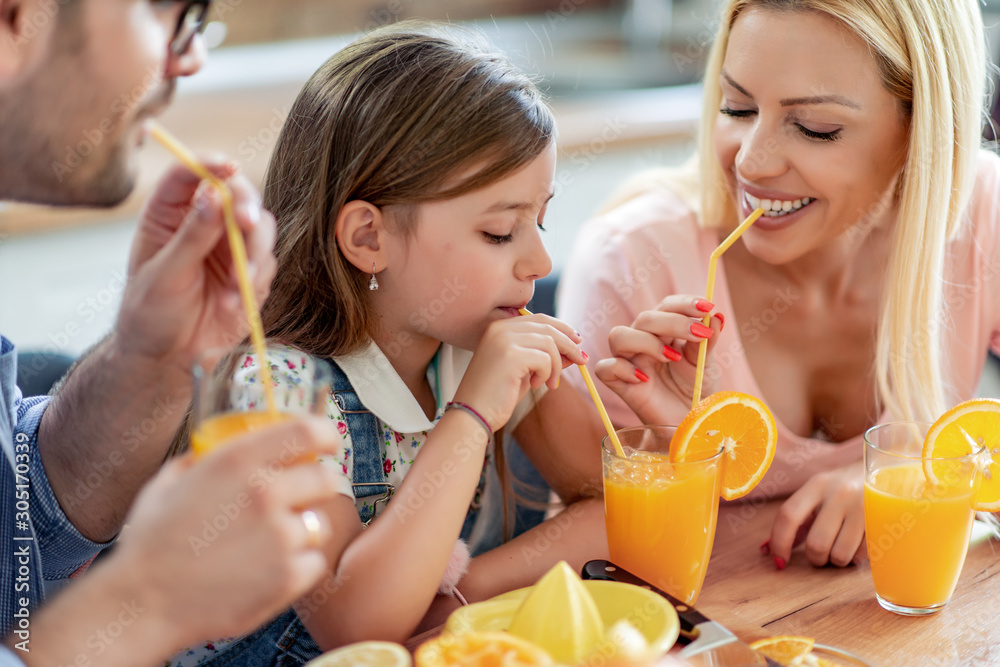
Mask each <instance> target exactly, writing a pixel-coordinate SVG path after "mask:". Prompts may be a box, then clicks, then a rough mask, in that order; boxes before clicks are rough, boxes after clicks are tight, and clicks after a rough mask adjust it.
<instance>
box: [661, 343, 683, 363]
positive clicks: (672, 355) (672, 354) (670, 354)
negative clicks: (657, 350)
mask: <svg viewBox="0 0 1000 667" xmlns="http://www.w3.org/2000/svg"><path fill="white" fill-rule="evenodd" d="M663 356H665V357H666V358H667V359H669V360H670V361H680V360H681V353H680V352H678V351H677V350H675V349H674V348H672V347H670V346H669V345H664V346H663Z"/></svg>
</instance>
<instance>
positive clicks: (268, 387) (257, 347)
mask: <svg viewBox="0 0 1000 667" xmlns="http://www.w3.org/2000/svg"><path fill="white" fill-rule="evenodd" d="M147 122H148V123H149V128H150V134H152V135H153V138H154V139H156V140H157V141H159V142H160V143H161V144H163V147H164V148H166V149H167V150H168V151H170V152H171V153H173V154H174V156H175V157H176V158H177V159H178V160H180V161H181V163H182V164H184V166H185V167H187V168H188V169H190V170H191V171H192V172H193V173H194V174H195V175H196V176H198V177H199V178H201V179H203V180H206V181H208V182H209V183H211V184H212V185H213V186H214V187H215V189H216V190H218V191H219V196H221V197H222V212H223V215H224V217H225V220H226V234H227V235H228V237H229V249H230V251H231V252H232V253H233V265H234V266H235V267H236V280H237V282H238V283H239V286H240V296H241V297H242V300H243V309H244V310H245V311H246V314H247V321H248V323H249V324H250V341H251V342H252V343H253V347H254V351H255V352H256V353H257V358H258V359H259V360H260V381H261V384H263V385H264V395H265V397H266V399H267V409H268V412H274V411H275V405H274V389H273V387H272V384H271V367H270V365H269V364H268V361H267V347H266V346H265V345H264V327H263V325H262V324H261V321H260V310H259V309H258V307H257V297H256V295H254V293H253V285H252V283H251V282H250V271H249V270H248V269H247V249H246V246H245V245H243V235H242V234H240V229H239V227H237V226H236V217H235V216H234V215H233V194H232V192H230V190H229V186H228V185H226V183H225V181H223V180H222V179H221V178H219V177H218V176H216V175H215V174H213V173H212V172H210V171H209V170H208V169H206V168H205V167H204V165H202V164H201V163H200V162H198V159H197V158H196V157H195V156H194V154H192V153H191V151H189V150H188V149H187V148H185V147H184V145H183V144H181V143H180V142H179V141H178V140H177V139H176V138H175V137H173V136H172V135H171V134H170V133H169V132H167V131H166V130H165V129H164V128H163V126H161V125H160V124H159V123H157V122H155V121H147Z"/></svg>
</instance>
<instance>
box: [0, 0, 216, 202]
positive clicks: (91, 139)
mask: <svg viewBox="0 0 1000 667" xmlns="http://www.w3.org/2000/svg"><path fill="white" fill-rule="evenodd" d="M70 2H72V3H75V6H71V7H60V9H59V10H58V11H59V12H61V13H62V14H63V15H62V16H58V17H52V16H50V14H51V11H52V5H54V4H56V3H50V4H46V3H43V2H38V1H36V0H25V2H24V4H23V9H22V11H24V12H27V14H25V15H24V20H26V21H27V22H28V23H29V24H30V23H31V22H32V21H34V24H36V25H37V24H44V26H43V27H41V28H39V29H38V30H37V31H34V32H32V31H30V30H24V31H22V32H21V33H20V34H19V35H18V38H17V41H15V42H14V45H13V48H15V49H34V50H35V51H33V52H25V53H33V54H34V55H33V56H31V58H33V59H32V60H30V61H28V62H30V65H29V66H28V67H25V68H24V69H23V70H22V71H21V72H20V75H19V76H18V77H16V79H15V80H14V81H13V82H2V81H0V118H2V119H3V120H2V122H0V199H15V200H20V201H29V202H35V203H43V204H54V205H67V206H76V205H91V206H113V205H115V204H118V203H120V202H121V201H122V200H124V199H125V197H127V196H128V194H129V193H130V192H131V191H132V188H133V187H134V185H135V180H136V171H137V165H136V152H137V150H136V149H137V147H138V145H139V143H140V142H141V139H142V137H143V135H144V134H145V132H144V130H143V124H144V121H145V120H147V119H148V118H150V117H152V116H155V115H157V114H158V113H160V112H161V111H162V110H163V109H164V107H166V106H167V104H169V102H170V100H171V97H172V96H173V91H174V87H175V81H176V78H177V77H178V76H187V75H190V74H194V73H195V72H197V71H198V70H199V69H200V68H201V66H202V63H203V60H204V52H205V50H204V44H203V42H202V41H201V38H200V37H196V38H195V40H194V42H193V43H192V46H191V48H189V49H188V51H187V52H185V53H183V54H172V53H171V52H170V49H169V42H170V40H171V38H172V37H173V34H174V29H175V27H176V25H177V21H178V19H179V17H180V14H181V12H182V11H183V9H184V3H183V2H176V1H170V0H166V1H164V0H70ZM46 17H48V20H47V21H45V20H44V19H45V18H46ZM22 25H27V24H22ZM29 34H30V35H31V36H29ZM33 40H44V41H41V42H38V43H32V41H33ZM46 42H47V43H46ZM4 83H7V84H11V83H12V85H2V84H4Z"/></svg>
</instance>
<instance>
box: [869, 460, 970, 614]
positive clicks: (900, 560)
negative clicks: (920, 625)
mask: <svg viewBox="0 0 1000 667" xmlns="http://www.w3.org/2000/svg"><path fill="white" fill-rule="evenodd" d="M973 491H974V487H973V485H972V484H971V483H970V482H969V480H968V476H966V479H965V480H964V482H956V483H955V484H952V485H938V486H932V485H930V484H929V483H928V482H927V478H926V477H925V475H924V470H923V468H922V466H921V464H920V463H919V461H918V462H910V463H904V464H899V465H893V466H890V467H884V468H879V469H877V470H873V471H871V472H870V473H869V475H868V478H867V479H866V480H865V531H866V533H865V534H866V538H867V542H868V557H869V560H870V561H871V569H872V578H873V579H874V581H875V592H876V593H878V595H879V597H880V598H882V599H883V600H886V601H888V602H890V603H892V604H894V605H899V606H902V607H911V608H933V607H940V606H941V605H943V604H944V603H945V602H947V601H948V599H949V598H950V597H951V594H952V592H953V591H954V590H955V584H956V583H957V582H958V575H959V574H960V573H961V571H962V563H963V562H965V553H966V551H967V550H968V548H969V537H970V535H971V532H972V519H973V511H972V496H973Z"/></svg>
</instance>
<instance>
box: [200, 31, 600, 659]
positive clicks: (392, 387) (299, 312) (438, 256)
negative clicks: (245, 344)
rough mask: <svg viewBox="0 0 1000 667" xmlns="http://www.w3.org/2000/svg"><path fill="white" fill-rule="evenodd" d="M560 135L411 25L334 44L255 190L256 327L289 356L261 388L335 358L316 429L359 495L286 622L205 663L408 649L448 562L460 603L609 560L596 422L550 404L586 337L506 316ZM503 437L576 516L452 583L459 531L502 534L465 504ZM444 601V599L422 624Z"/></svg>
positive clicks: (479, 562) (512, 79) (523, 297)
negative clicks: (258, 243)
mask: <svg viewBox="0 0 1000 667" xmlns="http://www.w3.org/2000/svg"><path fill="white" fill-rule="evenodd" d="M554 131H555V130H554V124H553V119H552V115H551V113H550V111H549V109H548V108H547V107H546V105H545V104H544V102H543V101H542V99H541V97H540V94H539V92H538V90H537V89H536V87H535V86H534V85H533V84H532V83H531V82H530V81H529V80H528V79H527V78H526V77H524V76H523V75H521V74H519V73H517V72H516V71H515V70H514V69H513V67H512V66H511V65H510V64H509V63H508V62H507V60H505V59H504V58H502V57H500V56H497V55H496V54H493V53H490V52H488V51H486V50H484V49H483V48H482V46H481V45H479V44H478V43H477V42H475V41H474V40H472V39H470V38H468V37H466V36H464V35H459V34H457V33H455V32H452V31H447V32H446V31H444V30H442V29H439V28H434V27H431V26H425V25H414V24H412V23H410V24H400V25H397V26H394V27H390V28H387V29H383V30H380V31H377V32H374V33H371V34H369V35H367V36H365V37H363V38H361V39H360V40H358V41H357V42H355V43H353V44H352V45H350V46H348V47H347V48H346V49H344V50H343V51H342V52H340V53H338V54H336V55H335V56H334V57H333V58H331V59H330V60H329V61H328V62H327V63H326V64H325V65H323V67H321V68H320V69H319V70H318V71H317V72H316V73H315V74H314V75H313V77H312V79H311V80H310V81H309V82H308V83H307V84H306V86H305V88H304V89H303V90H302V92H301V93H300V94H299V97H298V99H297V101H296V102H295V105H294V106H293V108H292V110H291V112H290V115H289V117H288V120H287V121H286V124H285V127H284V129H283V130H282V133H281V137H280V138H279V141H278V145H277V147H276V149H275V153H274V155H273V157H272V160H271V163H270V165H269V169H268V175H267V179H266V184H265V190H264V198H265V205H266V207H267V208H268V209H269V210H271V211H272V212H273V213H274V215H275V217H276V219H277V220H278V240H277V246H276V247H277V251H276V252H277V257H278V265H279V266H278V271H277V278H276V280H275V283H274V286H273V288H272V290H271V296H270V298H269V299H268V301H267V302H266V304H265V305H264V308H263V313H262V316H263V321H264V326H265V330H266V333H267V335H268V336H269V337H270V338H271V339H272V340H276V341H280V342H282V343H284V344H286V345H287V346H288V347H287V353H286V354H284V355H282V356H281V357H280V358H272V359H270V360H269V361H270V363H271V368H272V370H273V371H274V373H275V381H277V382H295V381H296V377H297V374H298V373H299V372H300V369H301V367H302V364H303V363H305V364H307V365H308V364H310V363H317V361H318V360H330V361H332V362H333V366H334V369H335V376H336V381H335V390H334V395H333V396H332V397H331V399H330V402H329V408H328V415H329V416H330V418H331V419H333V420H335V421H336V423H337V427H338V429H339V430H340V433H341V434H342V436H343V438H344V443H343V444H344V449H343V452H344V453H343V455H342V456H341V457H340V458H339V459H338V460H336V461H325V462H324V463H326V464H328V465H335V466H337V468H338V470H340V471H341V472H342V473H343V474H344V475H345V476H346V477H347V478H348V479H349V480H350V481H351V482H352V483H353V490H354V498H348V497H345V496H342V497H340V498H338V499H337V500H336V501H333V502H331V503H330V505H329V506H328V507H327V508H326V514H327V516H328V517H329V520H330V522H331V523H332V524H333V530H334V534H335V535H336V536H337V537H336V538H335V540H334V541H335V542H337V544H336V545H334V546H333V547H332V548H331V552H330V554H329V557H330V559H331V562H335V561H337V559H338V557H339V565H338V567H337V568H336V570H335V571H333V572H331V573H330V577H329V579H328V580H327V581H325V582H323V583H322V584H321V585H320V586H318V587H317V588H316V589H315V590H314V591H313V592H312V593H311V594H310V595H307V596H306V597H305V598H303V599H302V600H301V601H300V602H299V603H298V604H297V605H296V611H297V614H296V613H295V612H292V611H289V612H287V613H286V614H285V615H284V616H282V617H281V618H279V619H277V620H276V621H275V622H274V623H272V624H271V625H270V626H269V627H268V628H264V629H262V630H261V631H259V632H258V633H257V634H256V635H251V636H249V637H247V638H244V639H243V640H239V641H237V642H235V643H233V644H230V645H229V648H228V650H226V651H225V652H223V653H222V654H221V655H219V656H218V657H217V658H216V660H218V661H219V662H217V663H216V662H212V663H209V664H237V663H236V662H235V661H238V662H239V664H243V663H247V664H249V662H250V661H262V657H263V656H264V655H265V654H266V653H267V651H270V652H271V653H273V652H274V651H275V648H274V646H275V643H276V644H277V645H278V647H279V648H278V649H277V650H278V652H279V653H280V654H281V655H284V656H289V658H288V659H292V658H294V659H295V660H299V659H304V658H307V657H309V656H311V655H313V654H314V653H315V652H317V651H318V648H322V649H329V648H332V647H335V646H338V645H342V644H346V643H349V642H353V641H358V640H364V639H389V640H395V641H404V640H406V639H407V638H408V637H409V636H410V635H411V634H412V633H413V632H414V630H415V629H416V628H417V626H418V624H419V623H420V621H421V619H422V618H423V617H424V616H425V614H426V613H427V612H428V608H429V607H430V606H431V604H432V602H433V601H434V600H435V596H436V594H437V592H438V589H439V587H442V578H443V577H444V576H445V573H446V569H453V570H457V571H458V572H457V573H456V572H451V573H450V576H449V577H448V581H447V582H446V585H444V586H443V588H444V590H447V591H455V590H457V591H458V592H459V595H461V596H463V597H464V598H465V599H466V600H469V601H474V600H480V599H485V598H488V597H490V596H492V595H495V594H498V593H500V592H503V591H506V590H510V589H513V588H517V587H520V586H525V585H530V584H531V583H533V582H534V581H535V580H536V579H537V578H538V576H540V575H541V574H542V573H544V572H545V571H546V570H547V569H548V568H549V567H550V566H551V565H552V564H554V563H555V562H556V561H558V560H562V559H565V560H569V561H570V562H571V563H572V564H573V565H574V566H575V567H577V568H579V567H580V566H581V565H582V563H583V562H584V561H586V560H587V559H589V558H597V557H602V556H603V555H605V554H606V552H607V546H606V543H605V538H604V525H603V506H602V504H601V501H600V500H599V499H596V500H595V499H594V498H593V497H592V496H595V495H599V493H600V483H601V482H600V454H599V442H600V439H601V436H602V429H601V424H600V421H599V419H598V418H597V416H596V411H595V410H594V408H593V406H592V405H589V406H588V405H587V402H586V401H585V400H584V399H583V398H582V397H581V396H580V395H579V394H578V393H577V392H575V391H574V390H573V389H572V388H569V387H565V388H564V389H557V388H558V387H559V379H560V375H561V373H562V372H563V369H564V368H566V367H567V366H569V365H572V364H581V363H585V362H586V359H587V357H586V355H584V354H582V353H581V352H580V349H579V347H578V346H579V343H580V341H581V338H580V336H579V334H577V333H576V332H574V331H573V329H572V328H570V327H569V326H567V325H565V324H563V323H562V322H559V321H558V320H555V319H554V318H551V317H548V316H544V315H528V316H521V315H520V314H519V310H520V309H522V308H524V307H525V305H526V304H527V303H528V302H529V301H530V299H531V297H532V292H533V285H534V281H535V280H537V279H538V278H541V277H543V276H545V275H546V274H547V273H548V272H549V270H550V269H551V262H550V260H549V257H548V255H547V254H546V252H545V249H544V247H543V245H542V241H541V237H540V232H541V230H542V220H543V218H544V215H545V207H546V204H547V202H548V201H549V199H550V198H551V196H552V187H553V175H554V167H555V152H556V149H555V145H554ZM241 366H242V368H240V369H239V370H238V371H237V375H238V376H239V377H241V378H243V379H244V380H245V381H247V382H252V381H256V377H257V376H256V370H257V359H256V358H255V357H254V356H253V355H248V356H247V357H246V358H245V360H244V363H242V364H241ZM574 372H575V371H574ZM546 390H547V391H546ZM505 426H506V430H507V431H509V432H512V433H513V435H514V436H516V438H517V440H518V442H519V443H520V445H521V446H522V447H523V448H524V450H525V452H526V453H527V454H528V455H529V457H530V458H531V459H532V461H533V462H534V464H535V465H536V467H537V468H538V469H539V471H540V472H542V473H543V475H544V476H545V477H546V480H547V481H548V482H549V484H550V485H551V486H552V488H553V489H554V490H555V491H556V492H557V493H558V494H559V495H560V496H561V498H562V500H563V501H564V502H565V503H567V504H571V506H570V507H569V508H568V509H567V510H566V511H564V513H563V514H562V515H561V516H560V517H557V518H556V519H553V520H552V521H553V522H555V523H553V524H552V525H546V526H540V527H539V529H547V530H544V532H543V533H542V532H539V529H536V530H535V531H529V532H527V533H525V534H524V535H521V536H520V537H518V538H516V539H514V540H511V541H510V542H507V543H506V544H504V545H503V546H502V547H499V548H497V549H494V550H492V551H489V552H487V553H485V554H483V555H482V556H479V557H477V558H475V559H474V560H473V561H472V563H471V565H470V566H469V568H468V572H467V573H465V574H464V576H460V575H461V571H462V569H463V562H462V560H463V559H462V558H461V556H460V555H453V552H455V553H456V554H460V552H461V546H460V545H458V546H457V543H456V540H458V538H459V536H460V535H462V536H465V537H468V538H471V540H472V541H474V542H476V541H484V540H485V535H486V534H487V533H489V532H491V530H493V529H494V528H495V525H496V523H502V521H503V519H502V518H499V514H502V512H499V513H497V515H494V516H491V515H489V513H487V512H485V511H484V510H485V509H486V508H485V507H484V508H482V509H483V511H478V512H477V511H476V510H477V509H478V508H479V504H480V503H479V500H480V498H481V497H482V496H483V495H484V494H485V495H489V489H488V488H484V481H483V480H484V478H487V477H490V476H489V475H484V474H483V473H484V464H485V466H486V467H487V468H489V469H490V470H496V471H497V472H498V473H499V474H498V475H496V476H497V477H498V478H499V479H500V480H503V478H504V477H505V475H504V469H503V463H502V451H503V450H502V448H501V447H498V446H496V445H495V444H494V440H495V438H494V433H495V432H497V431H498V430H499V429H501V428H503V427H505ZM496 441H497V442H500V439H499V438H496ZM487 486H488V485H487ZM366 525H367V528H366V529H365V526H366ZM450 599H451V598H448V599H443V598H439V600H438V601H439V604H441V605H442V608H441V609H440V610H439V611H440V612H441V614H442V615H441V616H438V617H435V621H436V622H440V621H441V620H443V613H444V612H446V611H448V609H449V608H450V607H449V604H448V602H449V600H450ZM454 606H457V603H452V604H451V607H454ZM303 624H304V626H305V629H307V630H308V633H306V632H303ZM309 635H311V637H312V640H315V643H313V641H312V640H310V639H309ZM316 644H318V648H317V646H316ZM213 646H214V645H213ZM268 664H270V663H268ZM281 664H284V663H281Z"/></svg>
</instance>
